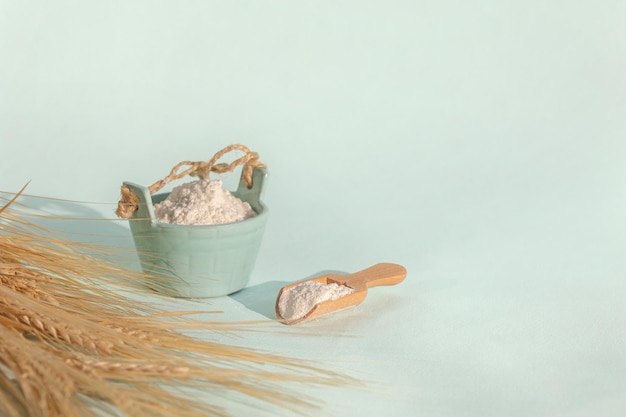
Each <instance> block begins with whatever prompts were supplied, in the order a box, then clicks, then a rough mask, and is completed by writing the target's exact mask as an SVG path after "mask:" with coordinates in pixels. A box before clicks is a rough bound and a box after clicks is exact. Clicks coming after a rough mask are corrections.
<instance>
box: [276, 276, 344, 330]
mask: <svg viewBox="0 0 626 417" xmlns="http://www.w3.org/2000/svg"><path fill="white" fill-rule="evenodd" d="M353 292H354V290H353V289H352V288H350V287H347V286H345V285H339V284H335V283H332V284H321V283H319V282H315V281H305V282H303V283H302V284H298V285H296V286H295V287H292V288H289V289H287V290H285V291H283V293H282V294H281V295H280V299H279V300H278V311H279V312H280V315H281V317H282V318H283V319H285V320H289V321H291V320H297V319H299V318H302V317H304V316H305V315H306V314H307V313H308V312H309V311H311V310H312V309H313V307H315V306H316V305H317V304H319V303H321V302H324V301H328V300H338V299H339V298H341V297H344V296H346V295H348V294H352V293H353Z"/></svg>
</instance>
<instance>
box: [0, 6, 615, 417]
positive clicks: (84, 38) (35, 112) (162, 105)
mask: <svg viewBox="0 0 626 417" xmlns="http://www.w3.org/2000/svg"><path fill="white" fill-rule="evenodd" d="M625 21H626V2H624V1H604V2H592V1H574V2H546V1H533V0H531V1H515V2H499V1H474V2H460V1H459V2H455V1H439V2H420V1H387V2H371V1H318V2H307V3H304V2H292V1H265V2H263V1H245V2H234V1H233V2H215V1H181V2H174V1H171V2H163V1H133V2H127V1H108V2H89V1H55V2H46V1H41V2H17V1H6V0H2V1H0V63H1V64H0V141H1V142H0V143H1V152H2V156H3V157H2V164H0V189H1V190H6V191H17V190H18V189H19V188H21V186H22V185H23V184H24V183H25V182H26V181H28V180H32V182H31V184H30V186H29V188H28V192H29V193H30V194H36V195H41V196H47V197H57V198H65V199H73V200H80V201H97V202H105V203H107V204H104V205H84V206H78V207H75V208H74V211H73V212H72V213H73V214H76V213H77V212H81V214H82V215H85V216H93V215H98V216H102V215H104V216H106V217H108V218H113V214H112V212H113V210H114V203H115V202H116V201H117V198H118V187H119V185H120V184H121V183H122V181H133V182H136V183H139V184H146V185H148V184H150V183H152V182H154V181H155V180H157V179H160V178H161V177H163V176H165V175H166V174H167V172H168V171H169V169H170V168H171V167H172V166H173V165H174V164H176V163H177V162H179V161H181V160H186V159H196V160H202V159H208V158H209V157H210V156H212V155H213V153H214V152H215V151H217V150H218V149H220V148H222V147H223V146H225V145H228V144H230V143H233V142H240V143H244V144H246V145H248V146H249V147H251V148H252V149H254V150H256V151H258V152H259V153H260V154H261V159H262V160H263V161H264V162H266V163H267V164H268V166H269V169H270V172H271V175H270V182H269V185H268V189H267V192H266V196H265V202H266V203H267V205H268V206H269V208H270V220H269V222H268V225H267V231H266V235H265V239H264V242H263V245H262V247H261V252H260V254H259V259H258V261H257V265H256V268H255V271H254V273H253V277H252V281H251V283H250V288H248V289H246V290H244V291H242V292H241V293H239V294H237V295H235V296H233V297H224V298H220V299H216V300H213V301H211V302H210V303H209V304H210V306H211V308H216V309H223V310H225V314H224V318H225V319H246V320H247V319H265V318H266V317H267V316H268V315H271V313H272V308H273V305H272V303H273V297H274V296H275V293H277V291H278V288H279V287H280V286H281V285H284V284H285V283H288V282H292V281H295V280H300V279H303V278H306V277H308V276H311V275H315V274H317V273H319V272H321V271H325V270H340V271H346V272H351V271H356V270H358V269H361V268H365V267H367V266H369V265H371V264H374V263H377V262H381V261H385V262H396V263H400V264H403V265H404V266H406V268H407V269H408V271H409V275H408V277H407V279H406V281H405V282H404V283H402V284H401V285H399V286H397V287H389V288H375V289H373V290H371V291H370V294H369V296H368V298H367V300H366V301H365V302H364V304H362V305H361V306H359V307H358V308H355V309H352V310H349V311H345V312H342V313H338V314H336V315H334V316H330V317H327V318H325V319H322V320H319V321H317V322H313V323H309V324H306V325H303V326H302V327H299V329H305V330H313V331H314V332H319V333H320V334H324V336H321V337H310V336H309V337H303V336H301V335H298V334H297V333H298V330H297V329H296V328H290V329H291V330H293V334H286V335H281V336H278V335H276V334H271V333H263V334H254V333H252V334H246V335H245V336H243V337H242V338H241V339H236V340H233V339H232V338H225V341H227V342H229V343H230V342H237V343H241V344H244V345H247V346H253V347H257V348H259V349H262V350H267V351H271V352H276V353H281V354H289V355H296V356H298V357H302V358H310V359H315V360H322V361H325V360H329V359H330V360H332V361H334V362H329V364H331V365H332V366H334V367H336V368H337V369H338V370H341V371H344V372H347V373H349V374H351V375H353V376H357V377H361V378H363V379H369V380H373V381H376V382H377V383H379V384H381V385H376V386H375V387H373V388H372V389H371V390H369V391H368V390H362V391H348V392H346V391H334V390H320V391H315V392H316V393H319V395H320V397H321V398H323V399H324V400H325V401H326V404H327V405H326V406H325V408H324V411H325V412H324V413H322V415H329V414H331V413H335V415H338V416H357V415H358V416H378V415H393V416H415V415H420V416H481V417H483V416H534V417H536V416H557V415H558V416H590V415H593V416H615V415H619V414H621V413H623V410H625V409H626V396H625V395H624V392H626V367H625V365H624V364H625V363H626V321H625V320H626V319H625V318H626V303H625V302H624V299H625V297H626V280H625V275H626V258H625V257H624V253H625V252H626V221H625V220H624V218H625V216H626V214H625V213H626V210H625V205H626V186H625V183H626V164H625V163H624V161H625V157H626V142H625V141H626V117H624V115H625V114H626V25H624V22H625ZM46 205H47V207H46V208H48V209H49V210H51V211H55V210H57V209H59V208H60V207H61V206H62V205H61V204H53V203H46ZM83 225H84V223H83ZM82 227H85V226H82ZM83 231H86V232H98V233H110V234H120V233H121V234H123V236H128V235H127V233H128V229H127V226H126V224H125V223H124V222H117V223H112V222H105V223H103V222H94V223H93V225H90V226H89V230H83ZM276 326H277V327H279V326H280V325H278V324H276ZM280 329H281V330H285V328H284V326H283V327H280Z"/></svg>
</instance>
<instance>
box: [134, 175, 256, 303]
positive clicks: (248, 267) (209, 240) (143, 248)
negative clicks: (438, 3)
mask: <svg viewBox="0 0 626 417" xmlns="http://www.w3.org/2000/svg"><path fill="white" fill-rule="evenodd" d="M267 177H268V173H267V171H266V170H264V169H260V168H255V169H254V172H253V175H252V187H251V188H248V187H247V186H246V184H245V183H244V181H243V177H242V178H241V179H240V181H239V185H238V187H237V190H236V191H235V192H233V195H234V196H236V197H238V198H240V199H241V200H243V201H246V202H248V203H249V204H250V206H252V208H253V209H254V211H255V212H256V213H257V215H256V216H255V217H251V218H249V219H246V220H242V221H239V222H234V223H226V224H218V225H207V226H189V225H178V224H169V223H162V222H160V221H158V220H157V219H156V216H155V214H154V204H157V203H159V202H161V201H163V200H164V199H165V198H167V196H168V195H169V193H162V194H155V195H154V196H151V195H150V192H149V191H148V189H147V188H146V187H144V186H141V185H137V184H133V183H130V182H124V185H127V186H128V187H129V188H130V189H131V191H132V192H133V193H134V194H135V195H136V196H137V198H138V199H139V205H138V209H137V211H136V212H135V213H134V215H133V216H132V217H131V218H130V219H129V222H130V230H131V232H132V235H133V240H134V241H135V247H136V249H137V255H138V257H139V262H140V263H141V267H142V269H143V271H144V272H145V273H146V274H147V275H148V277H149V278H148V282H147V285H148V286H149V287H151V288H153V289H155V290H157V291H160V292H164V293H166V294H169V295H172V296H176V297H188V298H206V297H219V296H223V295H228V294H231V293H234V292H236V291H239V290H241V289H242V288H244V287H245V286H246V285H247V284H248V281H249V280H250V276H251V274H252V269H253V267H254V263H255V261H256V257H257V254H258V251H259V247H260V246H261V241H262V239H263V233H264V231H265V224H266V223H267V217H268V210H267V207H266V206H265V205H264V204H263V203H262V201H261V199H262V197H263V189H264V183H265V182H267Z"/></svg>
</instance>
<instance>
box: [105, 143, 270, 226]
mask: <svg viewBox="0 0 626 417" xmlns="http://www.w3.org/2000/svg"><path fill="white" fill-rule="evenodd" d="M232 151H242V152H245V155H244V156H242V157H240V158H238V159H236V160H234V161H233V162H231V163H230V164H228V163H225V162H221V163H217V161H219V160H220V159H221V158H222V157H223V156H224V155H226V154H227V153H229V152H232ZM239 165H243V170H242V178H243V181H244V183H245V184H246V186H247V187H248V188H251V187H252V172H253V170H254V168H255V167H257V168H266V166H265V164H264V163H262V162H261V161H259V154H258V153H256V152H253V151H251V150H250V149H248V148H247V147H246V146H244V145H239V144H234V145H229V146H227V147H225V148H224V149H222V150H221V151H219V152H217V153H216V154H215V155H214V156H213V158H211V159H210V160H209V161H207V162H204V161H199V162H193V161H182V162H179V163H178V164H176V166H175V167H174V168H172V170H171V171H170V173H169V174H168V175H167V176H166V177H165V178H163V179H162V180H159V181H157V182H155V183H154V184H152V185H151V186H149V187H148V191H150V194H154V193H156V192H157V191H159V190H160V189H162V188H163V187H165V185H166V184H168V183H170V182H172V181H176V180H179V179H181V178H183V177H184V176H186V175H189V176H192V177H198V178H200V179H208V178H209V174H210V173H211V172H215V173H217V174H223V173H225V172H230V171H232V170H234V169H235V168H236V167H238V166H239ZM184 167H187V168H186V169H184V170H182V171H181V172H179V171H180V170H181V169H183V168H184ZM138 206H139V199H138V198H137V196H136V195H135V194H134V193H133V192H132V191H131V190H130V188H129V187H128V186H126V185H123V186H122V189H121V199H120V201H119V202H118V204H117V210H115V214H117V215H118V216H119V217H121V218H123V219H130V218H131V217H132V215H133V213H135V211H136V210H137V207H138Z"/></svg>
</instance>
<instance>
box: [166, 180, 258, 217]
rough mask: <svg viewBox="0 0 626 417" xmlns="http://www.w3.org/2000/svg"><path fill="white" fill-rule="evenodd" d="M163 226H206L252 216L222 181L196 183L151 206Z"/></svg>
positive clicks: (250, 211) (253, 214)
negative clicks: (166, 224) (226, 188)
mask: <svg viewBox="0 0 626 417" xmlns="http://www.w3.org/2000/svg"><path fill="white" fill-rule="evenodd" d="M154 213H155V215H156V218H157V220H159V221H161V222H163V223H172V224H185V225H209V224H223V223H232V222H238V221H241V220H245V219H248V218H250V217H254V216H256V213H255V212H254V210H252V207H250V204H248V203H247V202H245V201H241V200H240V199H238V198H237V197H235V196H233V195H232V194H231V193H230V191H228V190H224V189H223V188H222V180H198V181H192V182H188V183H186V184H182V185H179V186H177V187H174V189H173V190H172V192H171V193H170V195H169V196H168V197H167V198H166V199H165V200H163V201H162V202H160V203H158V204H156V205H155V206H154Z"/></svg>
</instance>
